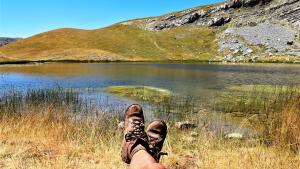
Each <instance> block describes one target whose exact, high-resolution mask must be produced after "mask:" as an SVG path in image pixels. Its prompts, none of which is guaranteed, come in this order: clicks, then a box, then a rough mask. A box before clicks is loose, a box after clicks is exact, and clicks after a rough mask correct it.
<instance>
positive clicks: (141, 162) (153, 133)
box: [121, 104, 167, 169]
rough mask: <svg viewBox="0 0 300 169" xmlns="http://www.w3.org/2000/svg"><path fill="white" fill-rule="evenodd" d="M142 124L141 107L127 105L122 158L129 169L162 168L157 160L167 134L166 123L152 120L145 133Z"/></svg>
mask: <svg viewBox="0 0 300 169" xmlns="http://www.w3.org/2000/svg"><path fill="white" fill-rule="evenodd" d="M144 126H145V125H144V115H143V109H142V107H141V106H140V105H138V104H133V105H131V106H129V107H128V108H127V109H126V111H125V115H124V137H123V141H122V151H121V157H122V160H123V161H124V162H125V163H127V164H129V165H130V168H131V169H164V167H163V166H162V165H160V164H159V163H158V162H159V157H160V155H161V153H160V151H161V148H162V144H163V141H164V138H165V136H166V134H167V130H166V125H165V123H164V122H161V121H156V122H152V123H150V125H149V126H148V128H147V133H146V132H145V127H144ZM147 134H149V135H147Z"/></svg>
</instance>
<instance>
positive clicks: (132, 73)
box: [0, 63, 300, 96]
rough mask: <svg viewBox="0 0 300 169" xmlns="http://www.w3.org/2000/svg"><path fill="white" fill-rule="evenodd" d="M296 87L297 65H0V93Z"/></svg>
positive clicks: (194, 92)
mask: <svg viewBox="0 0 300 169" xmlns="http://www.w3.org/2000/svg"><path fill="white" fill-rule="evenodd" d="M245 84H246V85H248V84H262V85H266V84H272V85H290V84H300V65H288V64H175V63H174V64H164V63H49V64H34V65H2V66H0V89H1V90H2V91H3V90H6V89H9V88H11V87H14V88H17V89H21V90H24V89H28V88H30V89H34V88H51V87H57V86H60V87H67V88H103V87H107V86H112V85H147V86H154V87H159V88H165V89H169V90H171V91H173V92H176V93H181V94H185V95H187V94H188V95H195V96H200V95H205V93H206V92H205V91H218V90H220V89H224V88H226V87H228V86H231V85H245Z"/></svg>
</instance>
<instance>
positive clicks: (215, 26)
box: [0, 0, 300, 62]
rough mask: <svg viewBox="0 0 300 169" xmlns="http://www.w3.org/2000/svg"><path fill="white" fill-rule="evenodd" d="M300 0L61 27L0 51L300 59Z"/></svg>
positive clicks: (10, 57) (22, 57) (82, 57)
mask: <svg viewBox="0 0 300 169" xmlns="http://www.w3.org/2000/svg"><path fill="white" fill-rule="evenodd" d="M299 29H300V1H299V0H228V1H226V2H224V3H218V4H213V5H208V6H200V7H195V8H192V9H187V10H184V11H179V12H174V13H170V14H166V15H163V16H158V17H150V18H142V19H135V20H130V21H125V22H121V23H117V24H115V25H112V26H109V27H106V28H102V29H96V30H81V29H58V30H53V31H49V32H45V33H42V34H38V35H35V36H32V37H29V38H26V39H22V40H18V41H16V42H14V43H11V44H8V45H5V46H2V47H0V62H15V61H62V60H68V61H69V60H71V61H72V60H73V61H159V60H160V61H161V60H177V61H187V60H193V61H229V62H248V61H254V62H256V61H268V62H299V61H300V43H299Z"/></svg>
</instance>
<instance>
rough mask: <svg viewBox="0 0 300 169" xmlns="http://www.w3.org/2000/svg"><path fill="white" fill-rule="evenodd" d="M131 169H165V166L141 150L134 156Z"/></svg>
mask: <svg viewBox="0 0 300 169" xmlns="http://www.w3.org/2000/svg"><path fill="white" fill-rule="evenodd" d="M129 168H130V169H164V166H163V165H161V164H159V163H157V162H156V160H155V159H154V158H153V157H152V156H151V155H150V154H149V153H148V152H147V151H145V150H140V151H138V152H137V153H135V154H134V156H133V157H132V159H131V163H130V165H129Z"/></svg>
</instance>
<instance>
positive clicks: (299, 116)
mask: <svg viewBox="0 0 300 169" xmlns="http://www.w3.org/2000/svg"><path fill="white" fill-rule="evenodd" d="M230 89H231V90H230V94H228V93H226V94H223V95H222V96H221V97H222V102H221V103H215V105H214V108H215V109H216V111H221V112H225V113H230V114H232V115H233V116H242V118H244V119H245V120H246V121H247V122H248V123H249V124H248V126H249V127H252V128H255V129H256V130H257V131H259V132H260V138H259V139H260V140H261V141H262V142H263V143H264V144H266V145H276V146H277V147H281V148H288V149H289V150H291V151H293V152H296V153H297V152H299V150H300V106H299V102H300V90H299V86H262V85H259V86H253V85H252V86H235V87H231V88H230Z"/></svg>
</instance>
